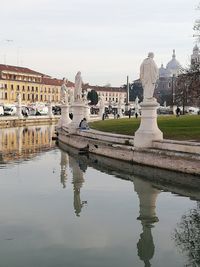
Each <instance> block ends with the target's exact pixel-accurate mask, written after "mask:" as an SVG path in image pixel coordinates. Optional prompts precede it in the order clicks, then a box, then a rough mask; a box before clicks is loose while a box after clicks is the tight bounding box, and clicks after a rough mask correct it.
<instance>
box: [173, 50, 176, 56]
mask: <svg viewBox="0 0 200 267" xmlns="http://www.w3.org/2000/svg"><path fill="white" fill-rule="evenodd" d="M172 58H176V54H175V49H173V55H172Z"/></svg>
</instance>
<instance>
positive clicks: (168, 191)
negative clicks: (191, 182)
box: [0, 126, 200, 267]
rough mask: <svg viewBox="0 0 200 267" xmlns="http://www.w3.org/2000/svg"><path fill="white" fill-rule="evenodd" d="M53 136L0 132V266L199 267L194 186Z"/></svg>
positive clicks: (198, 194)
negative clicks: (175, 182) (168, 181)
mask: <svg viewBox="0 0 200 267" xmlns="http://www.w3.org/2000/svg"><path fill="white" fill-rule="evenodd" d="M53 134H54V127H53V126H38V127H35V126H31V127H25V128H9V129H1V130H0V267H27V266H28V267H64V266H69V267H112V266H113V267H121V266H124V267H133V266H134V267H140V266H141V267H144V266H145V267H148V266H154V267H160V266H162V267H168V266H171V267H173V266H174V267H179V266H181V267H182V266H200V265H199V264H200V204H199V203H200V202H199V200H200V189H199V188H195V189H194V188H183V187H180V186H175V185H172V184H166V183H163V182H160V181H159V177H162V178H163V177H165V176H166V175H171V176H174V179H175V180H176V177H177V175H178V176H180V175H182V174H175V173H170V172H167V171H161V170H155V169H151V168H147V167H142V166H137V165H135V166H134V165H129V164H127V163H123V162H120V161H116V160H112V159H107V158H102V157H99V156H95V155H79V154H78V151H77V150H75V149H72V148H70V147H66V146H64V145H62V144H60V145H59V147H58V146H56V144H55V142H54V141H52V135H53ZM179 178H180V177H179ZM161 180H162V179H161Z"/></svg>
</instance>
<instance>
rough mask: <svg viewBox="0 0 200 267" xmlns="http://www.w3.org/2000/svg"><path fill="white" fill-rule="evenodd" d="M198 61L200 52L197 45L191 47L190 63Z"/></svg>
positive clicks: (199, 60) (193, 63)
mask: <svg viewBox="0 0 200 267" xmlns="http://www.w3.org/2000/svg"><path fill="white" fill-rule="evenodd" d="M199 62H200V53H199V47H198V46H197V45H195V46H194V48H193V53H192V55H191V65H195V64H196V63H199Z"/></svg>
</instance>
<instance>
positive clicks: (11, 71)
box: [0, 64, 127, 105]
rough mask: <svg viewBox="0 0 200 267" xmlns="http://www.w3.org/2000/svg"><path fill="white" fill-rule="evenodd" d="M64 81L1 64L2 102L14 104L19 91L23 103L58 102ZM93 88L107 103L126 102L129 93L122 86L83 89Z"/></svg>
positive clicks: (71, 85) (71, 84)
mask: <svg viewBox="0 0 200 267" xmlns="http://www.w3.org/2000/svg"><path fill="white" fill-rule="evenodd" d="M62 83H63V80H62V79H54V78H52V77H50V76H49V75H46V74H43V73H40V72H37V71H34V70H31V69H29V68H24V67H17V66H10V65H3V64H0V104H14V103H15V102H16V99H17V95H18V94H19V93H20V94H21V99H22V104H26V105H27V104H31V103H35V102H43V103H47V102H48V101H52V102H53V103H54V104H58V103H60V87H61V85H62ZM67 87H68V88H69V89H72V90H73V89H74V83H73V82H70V81H68V82H67ZM92 89H93V90H95V91H96V92H97V94H98V95H99V97H102V98H103V100H104V102H105V104H106V103H107V104H108V103H111V104H114V103H117V102H118V101H119V99H120V98H121V99H122V100H123V101H122V102H125V99H126V95H127V92H126V89H124V88H122V87H106V86H92V85H89V84H84V85H83V90H87V91H90V90H92Z"/></svg>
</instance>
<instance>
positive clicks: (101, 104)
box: [99, 96, 104, 109]
mask: <svg viewBox="0 0 200 267" xmlns="http://www.w3.org/2000/svg"><path fill="white" fill-rule="evenodd" d="M99 107H100V109H101V108H104V99H103V97H102V96H100V97H99Z"/></svg>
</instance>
